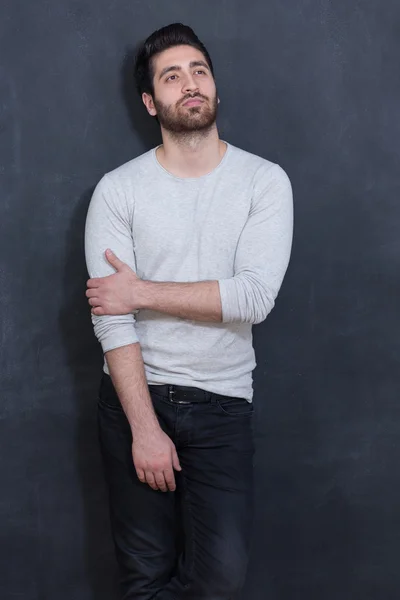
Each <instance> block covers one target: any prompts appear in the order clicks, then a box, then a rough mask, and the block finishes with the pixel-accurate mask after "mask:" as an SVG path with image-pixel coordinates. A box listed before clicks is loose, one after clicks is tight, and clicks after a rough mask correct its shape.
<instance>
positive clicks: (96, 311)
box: [91, 306, 106, 317]
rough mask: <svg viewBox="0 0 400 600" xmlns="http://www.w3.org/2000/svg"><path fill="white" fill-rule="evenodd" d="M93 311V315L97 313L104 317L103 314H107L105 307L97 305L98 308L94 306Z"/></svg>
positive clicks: (97, 315)
mask: <svg viewBox="0 0 400 600" xmlns="http://www.w3.org/2000/svg"><path fill="white" fill-rule="evenodd" d="M91 313H92V315H95V316H96V317H102V316H103V315H105V314H106V313H105V312H104V309H102V308H101V307H100V306H97V307H96V308H92V310H91Z"/></svg>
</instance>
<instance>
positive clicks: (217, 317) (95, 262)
mask: <svg viewBox="0 0 400 600" xmlns="http://www.w3.org/2000/svg"><path fill="white" fill-rule="evenodd" d="M120 196H121V194H118V191H117V190H116V189H115V187H114V186H113V184H112V182H111V181H110V180H109V179H108V178H107V176H105V177H104V178H103V180H102V181H101V182H100V183H99V185H98V186H97V188H96V190H95V193H94V195H93V198H92V202H91V204H90V207H89V212H88V217H87V223H86V235H85V238H86V259H87V265H88V270H89V274H90V275H91V279H90V280H89V281H88V289H87V292H86V295H87V297H88V301H89V304H90V305H91V307H92V319H93V322H94V326H95V333H96V335H97V337H98V338H99V341H100V342H101V343H102V345H103V350H104V349H105V348H106V347H109V346H110V344H111V346H113V347H115V344H116V343H117V339H116V338H117V337H121V335H122V338H124V340H126V339H128V338H132V337H134V334H133V333H132V331H131V332H130V333H129V331H128V330H129V329H132V325H133V324H134V322H135V320H134V316H133V313H134V312H135V311H137V310H140V309H141V308H147V309H150V310H156V311H159V312H163V313H166V314H169V315H172V316H176V317H180V318H183V319H189V320H198V321H211V322H225V323H232V322H247V323H252V324H255V323H260V322H261V321H263V320H264V319H265V318H266V316H267V315H268V313H269V312H270V311H271V310H272V308H273V306H274V303H275V298H276V296H277V294H278V291H279V289H280V286H281V283H282V280H283V277H284V275H285V272H286V269H287V266H288V263H289V256H290V250H291V242H292V230H293V206H292V190H291V184H290V181H289V179H288V177H287V175H286V173H285V172H284V171H283V169H281V167H279V166H278V165H274V166H273V167H271V168H270V169H269V170H267V171H266V172H265V174H264V175H263V178H261V180H260V181H259V185H258V189H257V193H256V194H255V197H254V199H253V203H252V206H251V209H250V212H249V216H248V219H247V222H246V224H245V226H244V227H243V230H242V233H241V235H240V238H239V240H238V244H237V248H236V253H235V261H234V273H233V275H232V277H227V278H224V279H219V280H212V281H199V282H194V283H185V282H182V283H176V282H153V281H144V280H141V279H140V278H138V277H137V275H136V265H135V256H134V252H133V243H132V239H131V230H130V222H131V215H130V214H129V209H128V207H127V205H126V203H124V202H121V201H119V198H120ZM107 246H108V248H109V249H111V250H112V251H113V252H114V254H113V253H112V252H111V253H110V252H109V250H107V251H106V249H107ZM105 251H106V252H105ZM123 317H125V318H123ZM128 325H129V326H130V327H128ZM122 330H123V331H122ZM105 337H107V338H111V337H112V338H113V340H114V341H112V340H111V339H110V340H109V341H107V340H106V339H105ZM135 341H137V338H136V340H135ZM109 342H110V343H109ZM125 343H126V342H125ZM120 345H121V344H120Z"/></svg>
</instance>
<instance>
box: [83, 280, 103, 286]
mask: <svg viewBox="0 0 400 600" xmlns="http://www.w3.org/2000/svg"><path fill="white" fill-rule="evenodd" d="M100 283H101V278H97V279H88V280H87V282H86V286H87V287H88V288H94V287H99V285H100Z"/></svg>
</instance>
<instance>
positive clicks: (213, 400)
mask: <svg viewBox="0 0 400 600" xmlns="http://www.w3.org/2000/svg"><path fill="white" fill-rule="evenodd" d="M210 400H211V404H217V402H218V401H217V395H216V394H214V393H213V392H210Z"/></svg>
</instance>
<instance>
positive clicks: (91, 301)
mask: <svg viewBox="0 0 400 600" xmlns="http://www.w3.org/2000/svg"><path fill="white" fill-rule="evenodd" d="M88 303H89V304H90V306H100V300H99V299H98V298H89V300H88Z"/></svg>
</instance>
